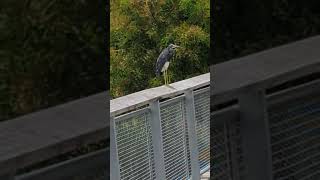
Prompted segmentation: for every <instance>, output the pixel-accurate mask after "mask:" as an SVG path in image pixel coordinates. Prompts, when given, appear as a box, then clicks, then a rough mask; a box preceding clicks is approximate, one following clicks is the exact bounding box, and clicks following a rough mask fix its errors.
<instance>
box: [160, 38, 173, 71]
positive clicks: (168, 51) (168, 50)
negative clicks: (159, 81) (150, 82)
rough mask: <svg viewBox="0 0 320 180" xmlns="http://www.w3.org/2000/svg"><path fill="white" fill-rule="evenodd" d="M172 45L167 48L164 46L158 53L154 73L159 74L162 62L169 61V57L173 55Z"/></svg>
mask: <svg viewBox="0 0 320 180" xmlns="http://www.w3.org/2000/svg"><path fill="white" fill-rule="evenodd" d="M172 47H173V45H172V44H170V45H169V46H168V47H167V48H165V49H164V50H163V51H162V52H161V53H160V55H159V57H158V59H157V63H156V75H157V76H160V74H161V69H162V67H163V66H164V64H165V63H166V62H167V61H170V59H171V58H172V57H173V55H174V52H175V51H174V49H173V48H172Z"/></svg>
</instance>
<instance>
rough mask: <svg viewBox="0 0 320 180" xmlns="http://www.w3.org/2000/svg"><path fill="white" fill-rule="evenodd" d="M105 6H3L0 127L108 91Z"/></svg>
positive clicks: (71, 0) (96, 2)
mask: <svg viewBox="0 0 320 180" xmlns="http://www.w3.org/2000/svg"><path fill="white" fill-rule="evenodd" d="M105 20H106V10H105V1H104V0H90V2H89V1H86V0H81V1H76V0H42V1H37V0H1V1H0V121H1V120H4V119H9V118H13V117H16V116H19V115H22V114H26V113H30V112H32V111H36V110H39V109H42V108H46V107H49V106H53V105H57V104H60V103H63V102H66V101H70V100H73V99H77V98H80V97H84V96H88V95H90V94H94V93H97V92H101V91H105V89H106V87H107V83H106V82H107V75H106V67H107V65H106V60H105V54H106V53H105V52H106V51H105V48H106V45H105V42H104V40H105V32H106V31H105V29H106V24H105V22H106V21H105Z"/></svg>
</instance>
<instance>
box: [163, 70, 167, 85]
mask: <svg viewBox="0 0 320 180" xmlns="http://www.w3.org/2000/svg"><path fill="white" fill-rule="evenodd" d="M163 78H164V84H165V85H167V79H166V71H163Z"/></svg>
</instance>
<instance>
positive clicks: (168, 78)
mask: <svg viewBox="0 0 320 180" xmlns="http://www.w3.org/2000/svg"><path fill="white" fill-rule="evenodd" d="M167 76H168V84H170V76H169V75H168V74H167Z"/></svg>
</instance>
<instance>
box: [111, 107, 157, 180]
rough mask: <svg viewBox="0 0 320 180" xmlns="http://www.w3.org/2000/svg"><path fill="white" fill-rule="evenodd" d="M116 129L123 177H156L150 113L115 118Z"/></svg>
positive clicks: (129, 178) (134, 179) (146, 178)
mask: <svg viewBox="0 0 320 180" xmlns="http://www.w3.org/2000/svg"><path fill="white" fill-rule="evenodd" d="M115 130H116V144H117V150H118V156H119V166H120V176H121V179H123V180H136V179H141V180H142V179H145V180H149V179H155V170H154V158H153V150H152V137H151V128H150V113H149V112H147V111H146V112H143V113H137V114H135V115H132V116H131V117H128V118H121V119H115Z"/></svg>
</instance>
